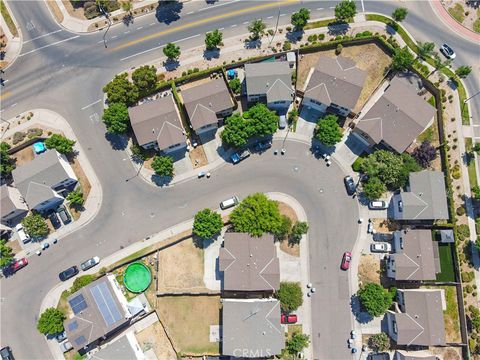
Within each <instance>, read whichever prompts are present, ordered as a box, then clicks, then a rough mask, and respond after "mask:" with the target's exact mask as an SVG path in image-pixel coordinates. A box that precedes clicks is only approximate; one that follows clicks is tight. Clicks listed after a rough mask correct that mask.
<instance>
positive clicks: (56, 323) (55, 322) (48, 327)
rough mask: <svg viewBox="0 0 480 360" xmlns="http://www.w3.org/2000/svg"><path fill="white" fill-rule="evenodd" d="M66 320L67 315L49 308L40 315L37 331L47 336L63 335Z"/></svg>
mask: <svg viewBox="0 0 480 360" xmlns="http://www.w3.org/2000/svg"><path fill="white" fill-rule="evenodd" d="M65 319H66V317H65V314H64V313H63V312H62V311H61V310H58V309H55V308H48V309H46V310H45V311H44V312H43V313H42V315H40V318H39V319H38V323H37V329H38V331H40V332H41V333H42V334H45V335H55V334H58V333H61V332H62V331H63V330H64V327H63V320H65Z"/></svg>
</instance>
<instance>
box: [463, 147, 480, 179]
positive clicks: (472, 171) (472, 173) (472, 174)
mask: <svg viewBox="0 0 480 360" xmlns="http://www.w3.org/2000/svg"><path fill="white" fill-rule="evenodd" d="M472 148H473V143H472V138H465V150H466V151H467V153H470V152H472ZM468 180H469V181H470V187H471V188H472V187H474V186H476V185H478V180H477V170H476V168H475V159H474V158H472V159H471V160H470V161H469V162H468Z"/></svg>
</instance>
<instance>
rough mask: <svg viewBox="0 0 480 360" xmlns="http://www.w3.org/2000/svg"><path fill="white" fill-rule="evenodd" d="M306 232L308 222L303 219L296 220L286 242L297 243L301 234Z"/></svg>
mask: <svg viewBox="0 0 480 360" xmlns="http://www.w3.org/2000/svg"><path fill="white" fill-rule="evenodd" d="M307 232H308V224H307V223H306V222H305V221H297V222H296V223H295V225H293V227H292V231H291V233H290V238H289V239H288V242H289V243H291V244H298V243H300V240H301V239H302V236H303V235H304V234H306V233H307Z"/></svg>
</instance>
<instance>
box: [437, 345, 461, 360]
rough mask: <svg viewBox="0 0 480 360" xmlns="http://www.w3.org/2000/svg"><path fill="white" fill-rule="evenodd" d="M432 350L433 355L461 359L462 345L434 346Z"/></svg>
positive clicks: (455, 359)
mask: <svg viewBox="0 0 480 360" xmlns="http://www.w3.org/2000/svg"><path fill="white" fill-rule="evenodd" d="M430 351H431V352H432V354H433V355H440V356H441V358H442V359H445V360H447V359H448V360H461V359H462V348H460V347H458V348H457V347H432V348H430Z"/></svg>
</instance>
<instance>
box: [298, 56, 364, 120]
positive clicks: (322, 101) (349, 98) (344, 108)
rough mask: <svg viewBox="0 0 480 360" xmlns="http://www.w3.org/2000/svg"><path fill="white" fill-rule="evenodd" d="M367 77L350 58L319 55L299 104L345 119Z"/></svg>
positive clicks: (355, 102)
mask: <svg viewBox="0 0 480 360" xmlns="http://www.w3.org/2000/svg"><path fill="white" fill-rule="evenodd" d="M366 77H367V73H366V72H365V71H364V70H360V69H359V68H358V67H356V64H355V62H354V61H353V60H351V59H349V58H346V57H343V56H337V57H328V56H322V57H320V58H319V59H318V62H317V64H316V65H315V68H312V69H310V73H309V74H308V77H307V81H306V84H307V85H306V88H305V91H304V96H303V101H302V105H303V106H306V107H307V108H313V109H315V110H317V111H319V112H326V111H328V112H333V113H336V114H338V115H340V116H348V115H349V114H350V112H351V111H352V110H353V108H354V107H355V105H356V104H357V102H358V99H359V98H360V93H361V92H362V89H363V84H364V83H365V79H366Z"/></svg>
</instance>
